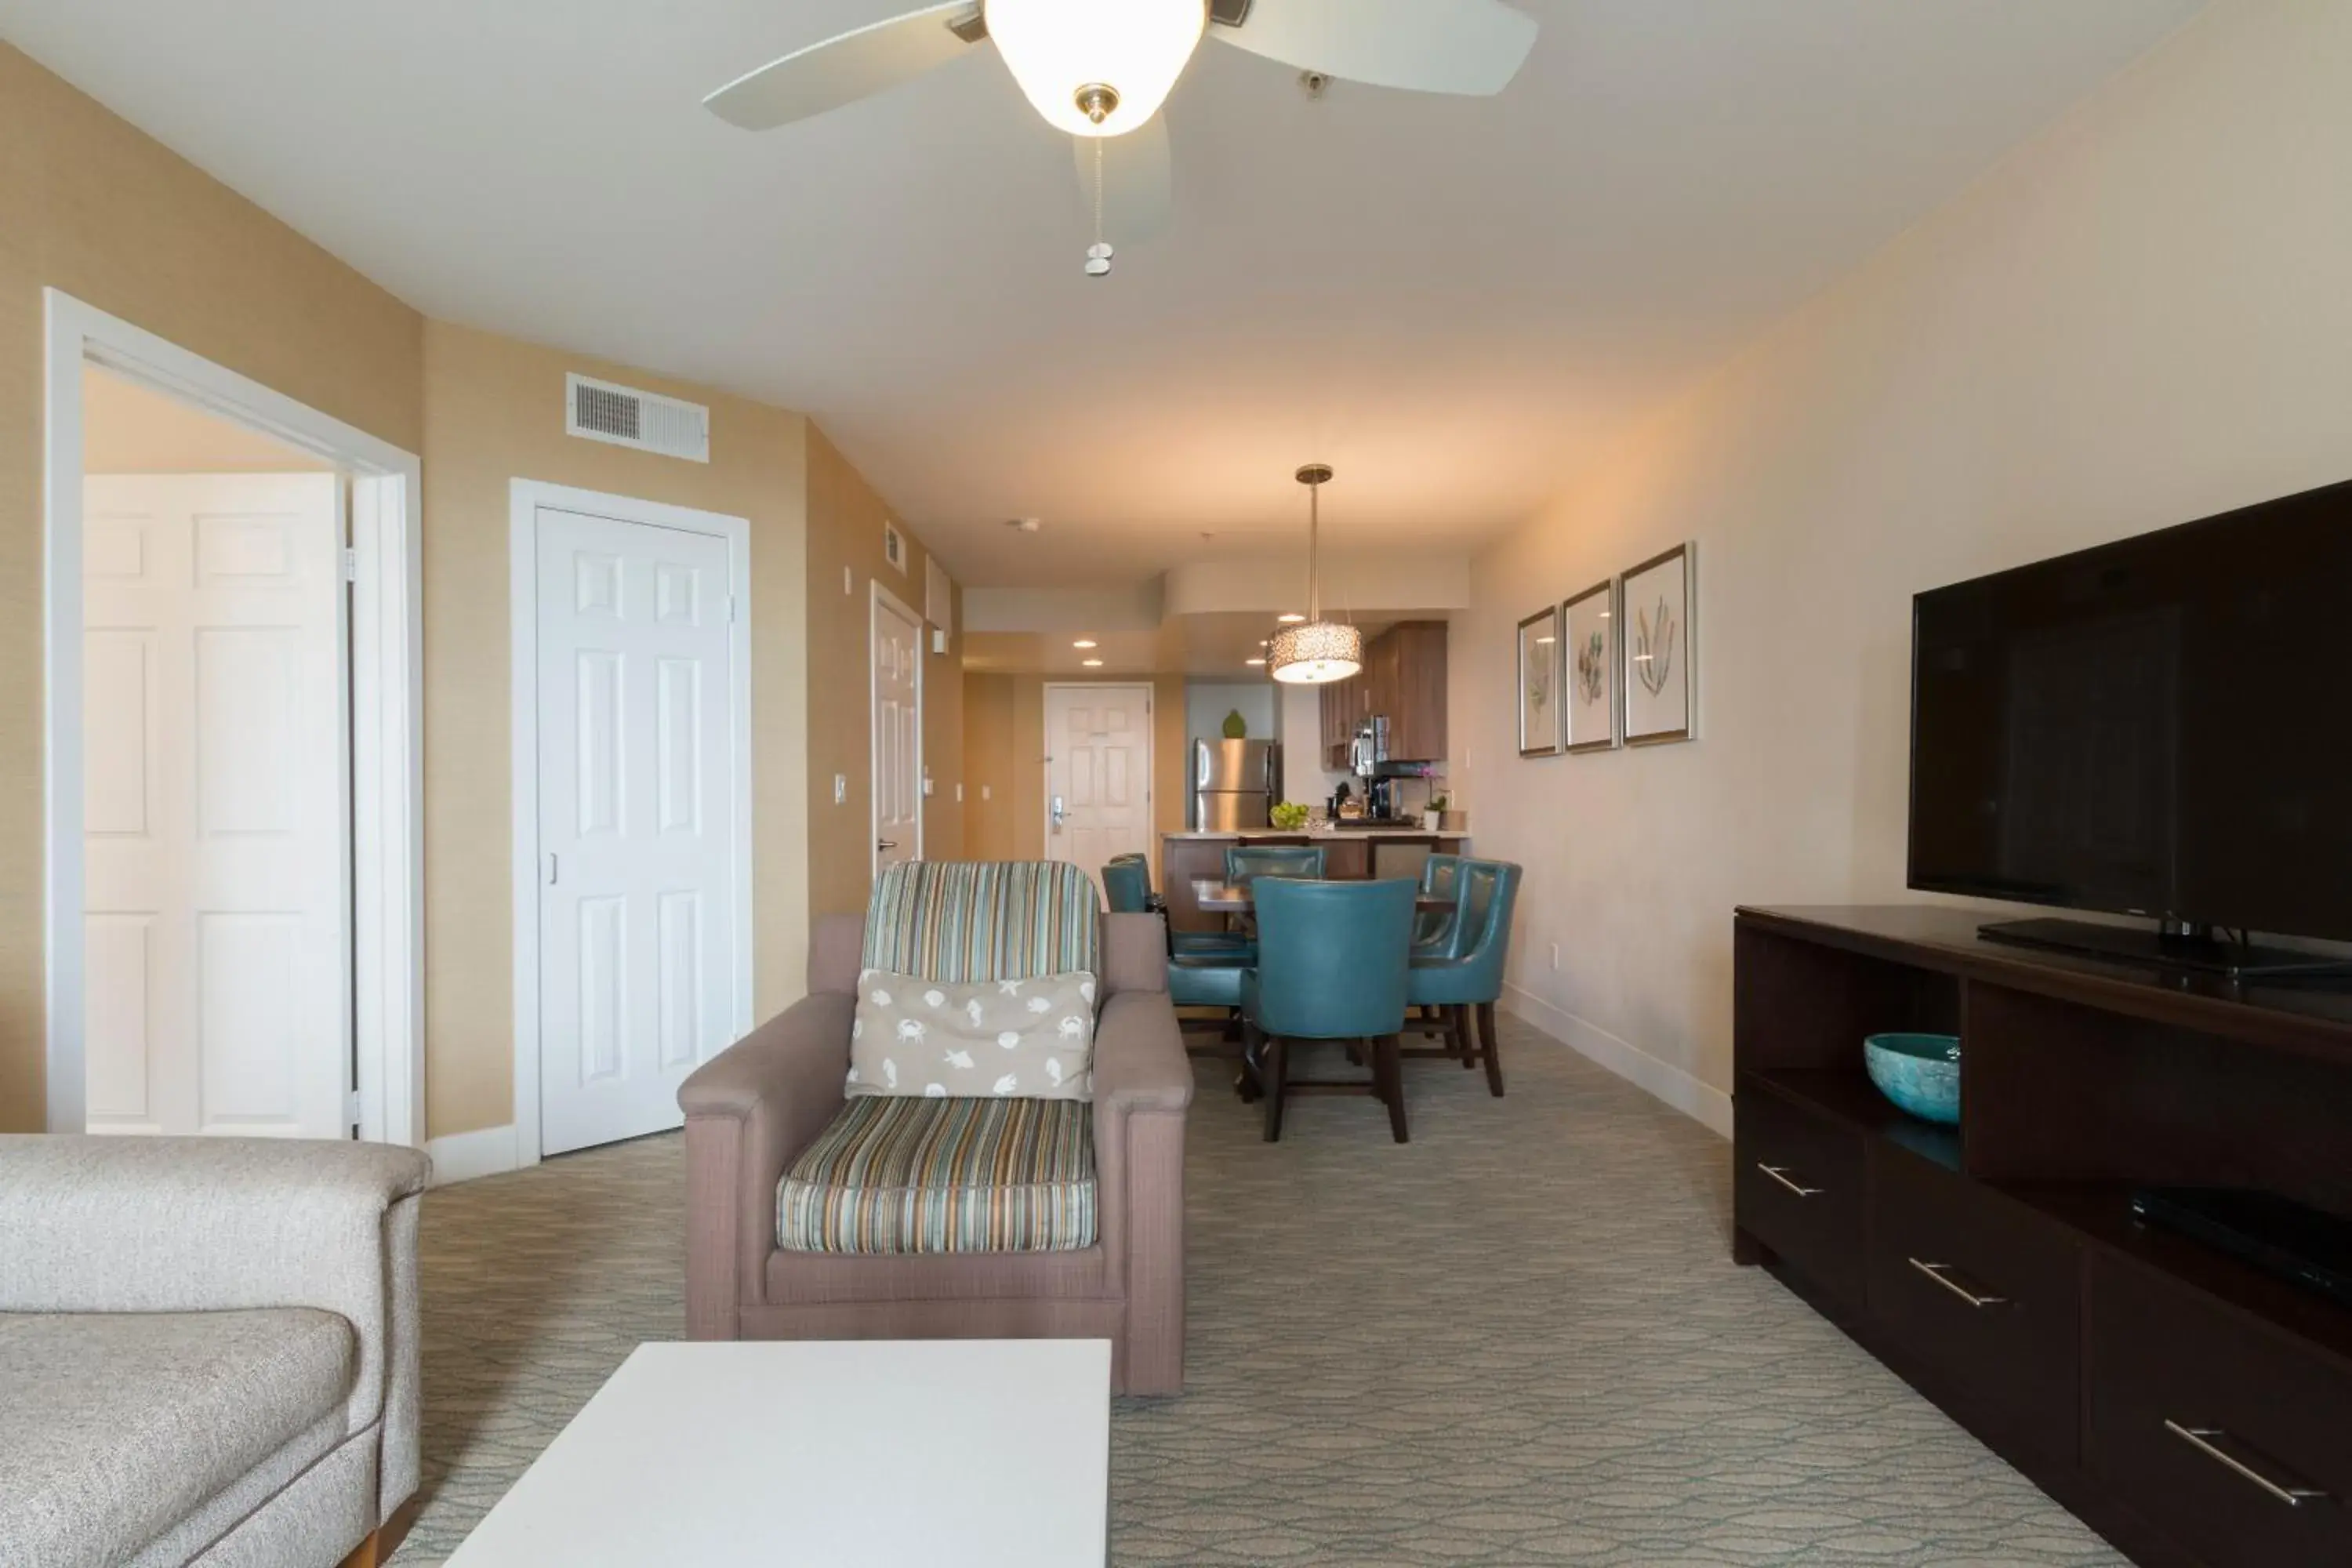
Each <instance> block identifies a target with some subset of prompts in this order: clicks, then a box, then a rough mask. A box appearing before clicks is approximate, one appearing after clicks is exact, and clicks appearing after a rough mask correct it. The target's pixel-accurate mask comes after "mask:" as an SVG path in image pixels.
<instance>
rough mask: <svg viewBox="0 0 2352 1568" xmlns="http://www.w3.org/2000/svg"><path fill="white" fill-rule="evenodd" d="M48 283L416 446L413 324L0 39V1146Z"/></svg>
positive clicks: (21, 990) (27, 796)
mask: <svg viewBox="0 0 2352 1568" xmlns="http://www.w3.org/2000/svg"><path fill="white" fill-rule="evenodd" d="M167 239H168V243H166V240H167ZM45 286H47V287H54V288H58V289H63V290H65V291H66V292H67V293H68V294H71V295H74V296H75V297H76V298H78V299H80V300H86V301H88V302H89V303H90V304H92V305H95V306H97V307H98V308H99V309H100V310H108V311H110V312H112V313H113V314H115V315H117V316H121V317H122V318H123V319H125V320H126V321H132V322H135V323H137V324H138V325H140V326H142V327H144V328H146V329H147V330H148V331H152V332H157V333H160V334H161V335H163V337H166V338H169V339H170V340H172V341H173V342H176V343H179V344H181V345H182V346H184V347H185V348H188V349H191V350H193V351H194V352H195V353H200V354H203V355H205V357H207V358H209V359H212V360H215V361H217V362H218V363H222V364H225V365H227V366H228V367H230V368H231V369H233V370H236V371H239V372H241V373H243V374H246V375H249V376H251V377H253V378H254V379H255V380H257V381H260V382H264V383H266V384H268V385H270V386H273V387H276V388H277V389H278V390H279V391H281V392H284V393H286V394H287V395H289V396H293V397H297V398H299V399H300V400H301V401H303V402H304V403H307V404H310V405H311V406H313V407H315V408H319V409H320V410H323V411H324V412H326V413H329V414H331V415H333V416H336V417H337V418H339V419H341V420H344V421H345V422H347V423H349V424H352V425H354V426H358V427H359V428H361V429H362V430H365V431H367V432H368V433H369V434H371V435H373V436H375V437H380V438H381V439H383V440H385V441H389V442H391V443H393V444H394V446H398V447H404V448H405V449H407V450H409V451H412V452H417V451H421V450H422V442H423V437H422V427H423V396H422V387H423V384H424V374H425V370H424V325H425V323H424V319H423V318H422V317H420V316H419V315H418V314H417V313H416V312H415V311H414V310H410V309H409V308H408V307H407V306H405V305H404V304H402V303H401V302H400V301H399V300H395V299H394V298H393V297H392V296H391V295H390V294H388V293H386V292H384V291H383V289H379V288H377V287H376V286H375V285H374V284H373V283H371V282H369V281H368V280H367V279H365V278H362V277H361V276H360V275H359V274H358V273H357V272H354V271H352V269H351V268H348V267H346V266H344V265H343V264H342V263H341V262H340V261H338V260H336V259H335V258H333V257H331V256H330V255H328V254H327V253H326V252H325V251H323V250H321V249H320V248H319V247H317V246H315V245H313V244H311V243H310V241H309V240H307V239H305V238H303V237H301V236H300V235H299V234H297V233H295V232H294V231H293V230H292V229H290V228H288V227H287V226H285V225H283V224H281V223H279V222H278V221H277V220H276V219H275V218H272V217H270V216H268V214H266V213H264V212H262V211H261V210H260V209H259V208H258V207H256V206H254V205H252V204H250V203H248V202H247V201H245V200H244V199H243V198H242V197H240V196H238V195H236V193H235V192H233V191H231V190H229V189H228V188H227V187H226V186H225V185H223V184H219V183H218V182H217V181H215V180H214V179H212V178H211V177H210V176H208V175H206V174H204V173H203V172H201V171H200V170H198V169H196V168H195V167H194V165H193V164H191V163H187V162H186V161H184V159H182V158H180V157H178V156H177V155H175V154H173V153H171V152H169V151H167V150H166V149H165V148H163V146H162V145H160V144H159V143H157V142H153V141H152V140H150V139H149V138H147V137H146V136H144V135H142V134H141V133H140V132H138V131H136V130H134V129H132V128H131V125H129V124H128V123H127V122H125V121H122V120H120V119H118V118H116V117H115V116H114V115H112V114H110V113H109V112H107V110H104V109H102V108H100V106H99V105H98V104H97V103H95V102H93V101H92V100H89V99H88V98H86V97H84V96H82V95H81V94H80V93H79V92H76V91H75V90H74V89H72V88H70V87H68V86H67V85H66V84H65V83H64V82H63V81H61V80H59V79H58V78H56V77H55V76H52V75H50V74H49V73H48V72H47V71H46V70H43V69H42V68H40V67H39V66H37V65H35V64H34V63H33V62H32V61H31V60H29V59H27V58H26V57H25V56H24V55H23V54H21V53H19V52H18V51H17V50H16V49H13V48H11V47H7V46H6V45H5V44H0V366H5V374H0V668H6V669H7V670H9V671H10V672H11V678H10V679H8V680H7V681H6V682H5V684H0V1131H19V1130H34V1129H37V1128H39V1127H40V1126H41V1125H42V1121H43V1119H44V1115H45V1105H46V1099H45V1087H44V1081H43V1079H44V1074H43V1056H44V1054H45V1050H46V1046H45V1041H44V1024H43V1002H42V989H43V986H42V963H41V954H42V920H41V893H40V889H41V866H42V807H41V773H42V761H41V682H40V679H38V675H37V671H38V670H39V669H40V668H41V606H40V591H41V560H42V541H41V477H40V476H41V440H42V416H41V374H40V365H41V363H42V360H41V342H42V326H41V313H42V298H41V290H42V289H43V288H44V287H45Z"/></svg>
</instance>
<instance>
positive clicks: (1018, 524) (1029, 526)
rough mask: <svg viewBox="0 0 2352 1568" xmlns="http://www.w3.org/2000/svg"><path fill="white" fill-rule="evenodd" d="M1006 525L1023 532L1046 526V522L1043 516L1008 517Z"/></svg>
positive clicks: (1030, 531) (1032, 531) (1031, 531)
mask: <svg viewBox="0 0 2352 1568" xmlns="http://www.w3.org/2000/svg"><path fill="white" fill-rule="evenodd" d="M1004 526H1005V527H1007V528H1011V529H1017V530H1019V531H1021V532H1023V533H1034V532H1036V531H1038V530H1039V529H1041V528H1043V527H1045V520H1044V519H1043V518H1035V517H1008V518H1006V519H1005V520H1004Z"/></svg>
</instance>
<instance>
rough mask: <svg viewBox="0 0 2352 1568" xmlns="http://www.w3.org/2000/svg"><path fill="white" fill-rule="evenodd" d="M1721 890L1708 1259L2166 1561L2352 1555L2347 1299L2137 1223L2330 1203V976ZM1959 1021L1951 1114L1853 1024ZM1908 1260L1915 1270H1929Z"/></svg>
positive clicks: (2351, 1194) (2351, 1135)
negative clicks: (1748, 901)
mask: <svg viewBox="0 0 2352 1568" xmlns="http://www.w3.org/2000/svg"><path fill="white" fill-rule="evenodd" d="M1983 918H1984V917H1983V916H1982V915H1981V914H1979V913H1978V912H1976V911H1972V910H1954V909H1939V908H1935V907H1930V906H1906V907H1898V908H1886V909H1874V908H1835V909H1789V910H1759V909H1743V910H1739V911H1738V920H1737V924H1736V928H1735V986H1734V989H1735V1003H1734V1024H1733V1039H1734V1044H1733V1058H1734V1069H1735V1083H1734V1107H1735V1110H1734V1116H1735V1124H1734V1125H1735V1131H1734V1141H1733V1142H1734V1157H1735V1159H1736V1161H1737V1169H1736V1174H1735V1178H1734V1184H1733V1187H1734V1199H1733V1202H1734V1223H1735V1226H1736V1229H1735V1232H1734V1237H1733V1248H1734V1255H1735V1256H1736V1257H1737V1258H1738V1259H1739V1260H1740V1261H1741V1262H1744V1263H1760V1264H1762V1265H1764V1266H1765V1267H1767V1268H1770V1269H1771V1270H1772V1272H1773V1273H1774V1275H1775V1276H1776V1277H1778V1278H1779V1279H1780V1280H1782V1281H1783V1282H1784V1283H1785V1284H1787V1285H1788V1286H1789V1287H1790V1289H1792V1290H1794V1291H1795V1292H1796V1293H1797V1294H1798V1295H1800V1296H1801V1297H1802V1298H1803V1299H1804V1300H1807V1301H1808V1302H1810V1303H1811V1305H1812V1306H1814V1307H1815V1308H1816V1309H1817V1310H1820V1311H1821V1312H1822V1314H1824V1315H1825V1316H1827V1317H1829V1318H1830V1319H1831V1320H1832V1321H1834V1322H1836V1323H1837V1324H1838V1325H1839V1326H1840V1327H1841V1328H1843V1330H1844V1331H1846V1332H1847V1333H1848V1334H1850V1335H1852V1336H1853V1339H1855V1340H1856V1341H1857V1342H1860V1343H1861V1344H1862V1345H1863V1346H1864V1348H1865V1349H1867V1350H1869V1351H1870V1352H1872V1353H1873V1354H1874V1355H1876V1356H1877V1357H1878V1358H1879V1359H1880V1360H1881V1361H1884V1362H1885V1363H1887V1364H1888V1365H1889V1366H1891V1367H1892V1368H1894V1370H1895V1372H1897V1373H1900V1374H1901V1375H1902V1376H1903V1377H1904V1378H1906V1380H1907V1381H1909V1382H1910V1383H1911V1384H1912V1385H1913V1386H1914V1387H1916V1388H1917V1389H1918V1390H1919V1392H1920V1393H1922V1394H1925V1395H1927V1397H1928V1398H1929V1399H1931V1400H1933V1401H1935V1403H1936V1404H1937V1405H1940V1406H1941V1407H1942V1408H1943V1409H1944V1410H1945V1411H1946V1412H1947V1413H1948V1414H1949V1415H1951V1416H1952V1417H1953V1418H1954V1419H1955V1420H1957V1421H1958V1422H1959V1423H1960V1424H1961V1425H1962V1426H1966V1427H1967V1428H1968V1429H1969V1431H1971V1432H1973V1433H1975V1434H1976V1435H1977V1436H1979V1438H1981V1439H1982V1440H1983V1441H1984V1442H1985V1443H1986V1444H1988V1445H1989V1446H1990V1447H1992V1448H1993V1449H1994V1450H1995V1451H1997V1452H1998V1453H2000V1455H2001V1456H2002V1457H2003V1458H2006V1459H2008V1460H2009V1461H2010V1462H2011V1464H2013V1465H2015V1466H2016V1467H2017V1468H2019V1469H2020V1470H2021V1471H2022V1472H2023V1473H2024V1474H2025V1475H2027V1476H2028V1477H2030V1478H2032V1479H2033V1480H2034V1481H2035V1482H2036V1483H2037V1484H2039V1485H2040V1486H2041V1487H2042V1489H2044V1490H2045V1491H2047V1492H2049V1493H2050V1494H2051V1495H2052V1496H2053V1497H2054V1498H2056V1499H2057V1500H2059V1501H2060V1502H2061V1503H2063V1504H2064V1505H2065V1506H2066V1507H2067V1508H2069V1509H2071V1510H2073V1511H2074V1513H2076V1514H2077V1515H2078V1516H2080V1517H2081V1518H2082V1519H2083V1520H2084V1521H2086V1522H2087V1523H2089V1524H2090V1525H2091V1526H2092V1527H2093V1528H2094V1529H2095V1530H2097V1531H2099V1532H2100V1533H2101V1534H2103V1535H2105V1537H2106V1538H2107V1539H2108V1540H2109V1541H2111V1542H2114V1543H2115V1544H2116V1546H2117V1547H2118V1548H2119V1549H2120V1550H2122V1551H2123V1552H2125V1553H2126V1555H2127V1556H2129V1557H2131V1558H2132V1560H2133V1561H2135V1562H2137V1563H2144V1564H2149V1565H2161V1568H2242V1565H2243V1568H2255V1565H2260V1568H2303V1565H2305V1564H2311V1565H2313V1568H2316V1565H2318V1564H2323V1563H2325V1564H2333V1565H2336V1568H2342V1565H2344V1564H2347V1563H2352V1308H2346V1307H2343V1306H2340V1305H2338V1304H2336V1302H2334V1301H2333V1300H2329V1299H2328V1298H2326V1297H2325V1296H2322V1295H2319V1294H2317V1293H2315V1292H2313V1291H2310V1290H2308V1289H2303V1288H2300V1287H2298V1286H2295V1285H2293V1284H2289V1283H2287V1282H2286V1281H2284V1280H2282V1279H2276V1278H2274V1277H2273V1276H2271V1275H2269V1274H2266V1273H2263V1272H2261V1271H2259V1270H2257V1269H2255V1268H2252V1267H2249V1266H2247V1265H2245V1264H2242V1263H2240V1262H2238V1261H2236V1260H2235V1259H2233V1258H2229V1257H2226V1256H2224V1255H2222V1254H2221V1253H2219V1252H2216V1251H2214V1250H2212V1249H2210V1248H2208V1247H2202V1246H2200V1245H2198V1244H2197V1243H2194V1242H2191V1241H2189V1240H2187V1239H2186V1238H2183V1237H2178V1236H2174V1235H2171V1234H2169V1233H2166V1232H2162V1231H2158V1230H2155V1229H2151V1228H2148V1227H2145V1226H2140V1225H2138V1224H2137V1223H2135V1222H2134V1220H2133V1218H2132V1216H2131V1214H2130V1212H2129V1209H2128V1206H2127V1194H2128V1193H2129V1192H2130V1190H2131V1189H2132V1188H2133V1187H2135V1186H2140V1185H2147V1184H2177V1185H2209V1186H2255V1187H2263V1188H2267V1189H2270V1190H2272V1191H2274V1192H2279V1193H2283V1194H2286V1195H2287V1196H2290V1197H2293V1198H2296V1199H2298V1200H2300V1201H2302V1202H2304V1203H2306V1204H2310V1205H2315V1206H2317V1207H2320V1208H2323V1209H2327V1210H2331V1211H2333V1212H2336V1213H2339V1214H2352V994H2347V993H2346V992H2345V991H2344V990H2342V989H2340V988H2327V987H2317V986H2311V985H2298V984H2277V985H2262V986H2256V985H2245V986H2239V985H2234V984H2231V983H2230V982H2228V981H2226V980H2223V979H2221V978H2220V977H2218V976H2205V975H2184V974H2181V973H2176V972H2168V971H2163V970H2158V969H2152V968H2151V969H2134V968H2129V967H2126V966H2123V965H2119V964H2115V963H2101V962H2098V961H2096V960H2093V959H2088V958H2080V957H2071V956H2068V955H2065V954H2061V953H2053V952H2036V951H2033V950H2032V949H2026V948H2018V947H2011V946H2004V945H2001V944H1999V943H1994V942H1986V941H1983V940H1982V939H1980V938H1979V936H1978V935H1977V927H1978V924H1979V921H1981V920H1982V919H1983ZM1897 1029H1918V1030H1935V1031H1938V1032H1943V1033H1949V1034H1957V1035H1958V1036H1959V1037H1961V1041H1962V1047H1961V1105H1962V1111H1961V1117H1962V1121H1961V1125H1960V1126H1959V1127H1958V1128H1942V1127H1936V1126H1931V1125H1929V1124H1927V1123H1926V1122H1922V1121H1915V1120H1913V1119H1912V1118H1910V1117H1908V1116H1906V1115H1905V1114H1903V1113H1902V1112H1901V1111H1899V1110H1895V1107H1894V1106H1892V1105H1891V1104H1889V1103H1887V1101H1886V1100H1884V1099H1883V1098H1882V1097H1881V1096H1880V1095H1879V1094H1878V1092H1877V1090H1876V1089H1874V1088H1873V1087H1872V1085H1871V1083H1870V1081H1869V1079H1867V1078H1866V1077H1865V1076H1864V1071H1863V1062H1862V1038H1863V1037H1864V1035H1868V1034H1874V1033H1876V1032H1878V1031H1881V1030H1897ZM1927 1265H1932V1266H1933V1267H1924V1266H1927Z"/></svg>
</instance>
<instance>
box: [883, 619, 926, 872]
mask: <svg viewBox="0 0 2352 1568" xmlns="http://www.w3.org/2000/svg"><path fill="white" fill-rule="evenodd" d="M922 853H923V624H922V623H921V622H920V621H919V620H917V619H915V617H914V616H911V615H909V614H908V613H907V611H905V610H904V609H902V608H900V607H899V606H898V605H897V604H895V603H893V602H892V601H890V600H888V599H886V598H884V597H883V596H882V595H879V594H877V595H874V873H875V875H876V876H877V877H878V876H880V875H881V874H882V868H883V867H885V866H895V865H897V864H898V863H899V862H900V861H902V860H913V859H917V858H920V857H921V855H922Z"/></svg>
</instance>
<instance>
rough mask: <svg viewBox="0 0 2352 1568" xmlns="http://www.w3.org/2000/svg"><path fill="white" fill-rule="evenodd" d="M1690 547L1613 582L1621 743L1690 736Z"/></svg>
mask: <svg viewBox="0 0 2352 1568" xmlns="http://www.w3.org/2000/svg"><path fill="white" fill-rule="evenodd" d="M1695 556H1696V547H1695V546H1694V545H1690V544H1677V545H1675V547H1674V548H1673V549H1672V550H1669V551H1667V552H1665V553H1664V554H1663V555H1654V556H1652V557H1650V559H1649V560H1647V561H1644V562H1643V563H1641V564H1640V565H1639V566H1636V567H1633V569H1632V570H1630V571H1628V572H1627V573H1626V574H1624V576H1623V577H1622V578H1621V579H1620V582H1621V583H1622V588H1621V590H1620V593H1621V597H1622V602H1621V604H1620V606H1619V613H1620V616H1621V618H1622V627H1621V629H1620V630H1619V632H1618V644H1619V648H1620V653H1621V656H1622V657H1621V660H1620V662H1621V663H1622V666H1623V668H1624V672H1625V674H1624V680H1625V743H1626V744H1627V745H1629V746H1645V745H1650V744H1653V743H1655V742H1661V741H1688V740H1692V739H1694V738H1696V735H1697V734H1698V686H1697V679H1698V658H1697V650H1698V642H1697V632H1698V573H1697V565H1696V559H1695Z"/></svg>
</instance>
